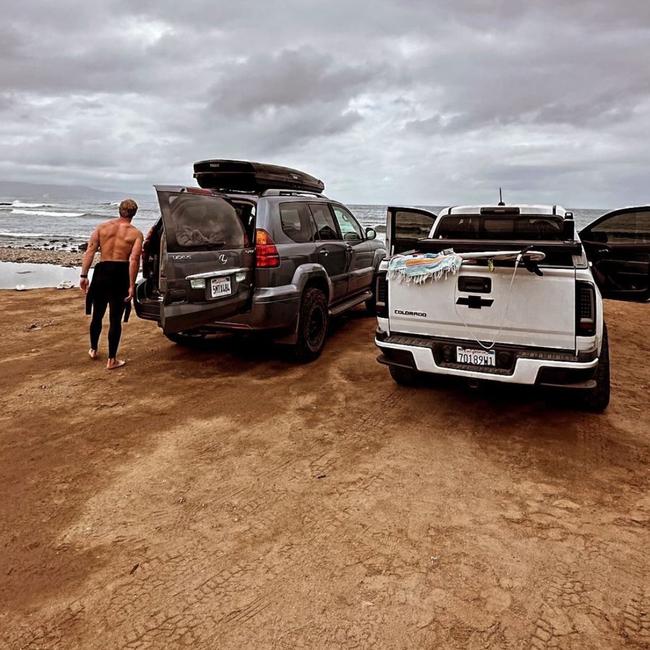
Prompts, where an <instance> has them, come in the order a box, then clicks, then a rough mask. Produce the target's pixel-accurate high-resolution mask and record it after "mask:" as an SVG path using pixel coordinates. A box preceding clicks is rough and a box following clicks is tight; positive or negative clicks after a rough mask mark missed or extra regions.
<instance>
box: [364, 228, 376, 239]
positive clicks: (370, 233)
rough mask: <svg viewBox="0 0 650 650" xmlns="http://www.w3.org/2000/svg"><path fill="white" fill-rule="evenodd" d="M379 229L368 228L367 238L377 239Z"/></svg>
mask: <svg viewBox="0 0 650 650" xmlns="http://www.w3.org/2000/svg"><path fill="white" fill-rule="evenodd" d="M376 237H377V231H376V230H375V229H374V228H366V239H375V238H376Z"/></svg>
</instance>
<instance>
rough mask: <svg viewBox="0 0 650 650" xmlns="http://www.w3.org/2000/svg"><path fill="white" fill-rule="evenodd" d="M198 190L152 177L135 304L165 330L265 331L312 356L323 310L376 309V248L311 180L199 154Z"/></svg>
mask: <svg viewBox="0 0 650 650" xmlns="http://www.w3.org/2000/svg"><path fill="white" fill-rule="evenodd" d="M195 176H196V178H197V180H198V181H199V184H200V185H202V187H181V186H156V193H157V197H158V202H159V206H160V211H161V218H160V220H159V221H158V223H157V224H156V225H155V226H154V227H153V229H152V231H151V232H150V234H149V236H148V237H147V241H146V243H145V250H144V256H143V279H142V281H141V282H140V283H139V284H138V286H137V289H136V300H135V307H136V312H137V314H138V315H139V316H140V317H141V318H145V319H149V320H154V321H156V322H157V323H158V325H159V326H160V327H161V329H162V331H163V333H164V334H165V336H167V337H168V338H169V339H171V340H172V341H175V342H177V343H190V342H193V341H196V340H197V339H201V338H203V337H205V336H208V335H209V334H212V333H215V332H223V331H230V332H248V333H255V332H266V333H270V334H272V335H274V337H275V338H276V339H277V340H279V341H280V342H282V343H287V344H290V345H292V346H293V348H294V352H295V355H296V358H297V359H299V360H301V361H309V360H312V359H315V358H316V357H317V356H318V355H319V354H320V352H321V350H322V348H323V345H324V343H325V338H326V333H327V328H328V323H329V319H330V317H332V316H334V315H338V314H341V313H343V312H345V311H347V310H349V309H351V308H353V307H355V306H356V305H358V304H360V303H364V302H365V303H367V305H368V307H369V308H370V309H373V308H374V293H373V290H374V280H375V276H376V272H377V269H378V267H379V263H380V262H381V260H382V259H383V258H384V257H385V254H386V251H385V248H384V245H383V243H382V242H380V241H378V240H377V239H376V233H375V231H374V230H373V229H372V228H365V229H364V228H362V227H361V225H360V224H359V223H358V221H357V220H356V218H355V217H354V215H353V214H352V213H351V212H350V210H348V209H347V208H346V207H345V206H344V205H343V204H341V203H339V202H337V201H333V200H331V199H329V198H327V197H326V196H324V195H323V194H322V191H323V189H324V186H323V184H322V182H321V181H319V180H317V179H315V178H313V177H311V176H309V175H307V174H304V173H303V172H300V171H298V170H292V169H288V168H282V167H277V166H273V165H265V164H260V163H248V162H245V161H224V160H213V161H201V162H200V163H196V164H195Z"/></svg>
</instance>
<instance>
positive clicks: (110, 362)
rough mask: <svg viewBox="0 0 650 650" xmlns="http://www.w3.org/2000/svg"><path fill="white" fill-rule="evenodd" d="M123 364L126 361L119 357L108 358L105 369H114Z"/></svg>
mask: <svg viewBox="0 0 650 650" xmlns="http://www.w3.org/2000/svg"><path fill="white" fill-rule="evenodd" d="M125 364H126V361H122V360H121V359H109V360H108V363H107V364H106V369H107V370H115V368H121V367H122V366H123V365H125Z"/></svg>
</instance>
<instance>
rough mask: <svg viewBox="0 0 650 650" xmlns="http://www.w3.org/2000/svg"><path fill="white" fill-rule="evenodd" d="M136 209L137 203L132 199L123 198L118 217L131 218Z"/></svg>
mask: <svg viewBox="0 0 650 650" xmlns="http://www.w3.org/2000/svg"><path fill="white" fill-rule="evenodd" d="M137 211H138V204H137V203H136V202H135V201H134V200H133V199H124V201H122V203H120V217H122V218H123V219H133V217H135V213H136V212H137Z"/></svg>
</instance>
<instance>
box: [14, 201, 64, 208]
mask: <svg viewBox="0 0 650 650" xmlns="http://www.w3.org/2000/svg"><path fill="white" fill-rule="evenodd" d="M11 205H13V207H14V208H56V207H58V206H57V204H56V203H25V202H24V201H20V200H19V199H16V200H15V201H12V202H11Z"/></svg>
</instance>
